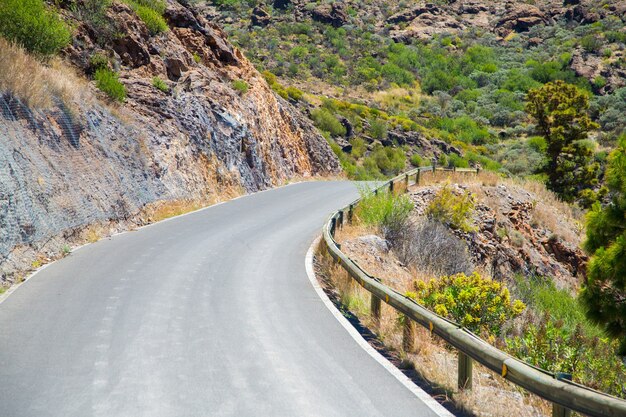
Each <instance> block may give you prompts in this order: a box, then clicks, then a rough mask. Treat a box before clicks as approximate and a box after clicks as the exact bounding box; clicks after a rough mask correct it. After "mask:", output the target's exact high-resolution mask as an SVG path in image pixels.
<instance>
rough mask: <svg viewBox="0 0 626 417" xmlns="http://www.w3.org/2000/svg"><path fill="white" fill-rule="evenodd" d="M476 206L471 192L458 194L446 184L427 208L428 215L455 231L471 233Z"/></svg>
mask: <svg viewBox="0 0 626 417" xmlns="http://www.w3.org/2000/svg"><path fill="white" fill-rule="evenodd" d="M475 204H476V203H475V201H474V195H473V194H472V193H471V192H469V191H464V192H462V193H460V194H457V193H455V192H454V191H453V190H452V188H451V187H450V184H445V185H444V186H443V187H441V189H440V190H439V191H438V192H437V194H435V197H434V198H433V200H432V201H431V202H430V204H429V205H428V207H427V208H426V215H427V216H428V217H430V218H431V219H433V220H437V221H439V222H441V223H443V224H447V225H448V226H450V227H452V228H453V229H459V230H462V231H464V232H469V231H472V230H474V227H473V226H472V214H473V212H474V207H475Z"/></svg>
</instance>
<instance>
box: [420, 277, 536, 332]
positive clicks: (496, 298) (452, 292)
mask: <svg viewBox="0 0 626 417" xmlns="http://www.w3.org/2000/svg"><path fill="white" fill-rule="evenodd" d="M413 286H414V289H415V292H416V294H417V297H416V298H417V301H418V302H419V303H421V304H423V305H424V306H425V307H427V308H429V309H431V310H433V311H434V312H435V313H437V314H439V315H440V316H443V317H447V318H449V319H451V320H454V321H455V322H457V323H459V324H461V325H462V326H464V327H466V328H467V329H469V330H470V331H472V332H474V333H477V334H484V335H487V336H492V335H493V336H499V335H500V333H501V332H502V327H503V325H504V324H505V323H506V322H507V321H508V320H511V319H513V318H515V317H517V316H519V315H520V314H522V312H523V311H524V309H525V308H526V305H525V304H524V303H523V302H521V301H520V300H511V295H510V293H509V290H508V288H506V287H505V286H504V285H503V284H501V283H499V282H497V281H493V280H492V279H490V278H484V277H482V276H481V275H480V274H478V273H477V272H474V273H473V274H472V275H465V274H462V273H461V274H456V275H451V276H444V277H441V278H439V279H431V280H430V281H429V282H427V283H425V282H423V281H415V282H414V283H413Z"/></svg>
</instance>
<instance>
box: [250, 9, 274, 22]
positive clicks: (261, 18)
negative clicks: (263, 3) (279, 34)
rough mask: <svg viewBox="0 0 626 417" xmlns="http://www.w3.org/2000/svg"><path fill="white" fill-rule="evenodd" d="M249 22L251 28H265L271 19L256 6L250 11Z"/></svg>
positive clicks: (263, 10) (264, 11)
mask: <svg viewBox="0 0 626 417" xmlns="http://www.w3.org/2000/svg"><path fill="white" fill-rule="evenodd" d="M250 21H251V22H252V25H253V26H267V25H269V24H270V22H271V21H272V17H271V16H270V14H269V13H268V12H267V11H266V10H265V9H263V8H262V7H259V6H257V7H255V8H254V9H252V16H250Z"/></svg>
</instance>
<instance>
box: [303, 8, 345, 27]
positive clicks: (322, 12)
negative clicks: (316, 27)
mask: <svg viewBox="0 0 626 417" xmlns="http://www.w3.org/2000/svg"><path fill="white" fill-rule="evenodd" d="M311 17H312V18H313V20H317V21H318V22H322V23H328V24H330V25H333V26H334V27H340V26H343V25H345V24H346V23H348V13H347V11H346V6H345V3H333V4H328V3H324V4H320V5H319V6H317V7H315V8H314V9H313V10H312V11H311Z"/></svg>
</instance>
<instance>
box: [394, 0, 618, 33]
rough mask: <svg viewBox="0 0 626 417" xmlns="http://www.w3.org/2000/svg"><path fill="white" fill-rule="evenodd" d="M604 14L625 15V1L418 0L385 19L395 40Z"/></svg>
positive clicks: (589, 19) (515, 28)
mask: <svg viewBox="0 0 626 417" xmlns="http://www.w3.org/2000/svg"><path fill="white" fill-rule="evenodd" d="M608 15H612V16H618V17H621V16H625V15H626V3H624V2H619V1H610V2H607V4H606V5H605V6H603V7H598V5H597V2H594V1H591V0H575V1H574V0H571V1H570V0H567V1H565V2H555V1H552V0H545V1H540V2H536V3H535V4H534V5H531V4H527V3H522V2H516V1H511V0H509V1H503V2H487V1H484V0H464V1H454V2H449V3H448V4H433V3H429V2H419V3H418V4H416V5H414V6H412V7H410V8H409V9H406V10H402V11H400V12H398V13H396V14H394V15H392V16H390V17H389V18H387V20H386V24H387V25H391V28H390V34H391V36H392V37H393V38H394V39H396V40H397V41H401V42H406V43H410V42H411V40H412V39H424V40H427V39H428V38H429V37H431V36H433V35H436V34H446V33H449V34H457V33H459V32H461V31H464V30H466V29H469V28H480V29H483V30H488V31H491V32H493V33H495V34H497V35H498V36H500V37H503V38H504V37H506V36H507V35H509V34H510V33H512V32H516V33H521V32H527V31H528V30H529V29H530V28H532V27H533V26H537V25H548V24H553V23H554V22H555V21H556V20H559V19H565V20H569V21H575V22H577V23H581V24H590V23H594V22H597V21H599V20H600V19H603V18H605V17H606V16H608Z"/></svg>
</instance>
